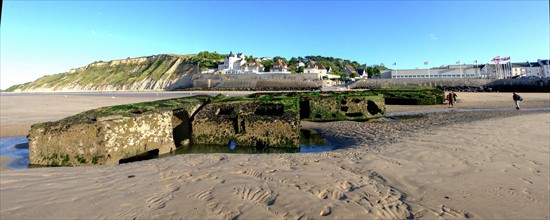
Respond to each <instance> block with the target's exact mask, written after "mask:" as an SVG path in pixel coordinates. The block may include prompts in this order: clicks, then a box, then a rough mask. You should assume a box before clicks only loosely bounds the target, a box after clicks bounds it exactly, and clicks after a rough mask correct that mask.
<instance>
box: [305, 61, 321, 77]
mask: <svg viewBox="0 0 550 220" xmlns="http://www.w3.org/2000/svg"><path fill="white" fill-rule="evenodd" d="M304 73H316V74H321V75H323V74H327V69H325V67H324V66H323V64H321V63H318V62H315V61H309V62H308V64H307V66H306V68H304Z"/></svg>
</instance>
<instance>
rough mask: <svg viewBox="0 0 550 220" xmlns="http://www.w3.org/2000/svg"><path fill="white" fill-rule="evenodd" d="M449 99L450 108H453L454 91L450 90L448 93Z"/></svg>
mask: <svg viewBox="0 0 550 220" xmlns="http://www.w3.org/2000/svg"><path fill="white" fill-rule="evenodd" d="M446 99H447V101H448V102H449V108H452V107H453V102H454V101H453V92H449V94H448V95H447V98H446Z"/></svg>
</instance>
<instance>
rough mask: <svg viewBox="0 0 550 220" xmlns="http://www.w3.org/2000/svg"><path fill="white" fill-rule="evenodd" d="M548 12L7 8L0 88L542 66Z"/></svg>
mask: <svg viewBox="0 0 550 220" xmlns="http://www.w3.org/2000/svg"><path fill="white" fill-rule="evenodd" d="M547 9H548V2H547V1H482V2H467V1H453V2H436V1H434V2H432V1H411V2H402V1H389V2H375V1H344V2H331V1H319V2H316V1H298V2H287V1H268V2H257V1H244V2H235V1H229V2H212V1H206V2H195V1H169V2H164V1H161V2H154V3H153V2H142V1H135V2H134V1H122V2H107V1H98V2H80V1H61V2H60V1H44V2H27V1H4V2H3V7H2V15H3V16H2V20H1V21H2V25H1V26H0V28H1V30H2V31H1V44H2V47H1V73H2V74H1V80H0V88H1V89H6V88H8V87H9V86H12V85H15V84H20V83H25V82H29V81H33V80H35V79H37V78H39V77H41V76H44V75H51V74H55V73H61V72H67V71H68V70H69V69H71V68H76V67H80V66H84V65H86V64H89V63H91V62H94V61H98V60H103V61H108V60H116V59H124V58H126V57H142V56H150V55H155V54H194V53H198V52H200V51H211V52H214V51H216V52H218V53H222V54H226V53H229V52H230V51H233V52H244V53H246V54H247V55H252V56H254V57H273V56H282V57H285V58H290V57H299V56H302V57H303V56H309V55H313V56H315V55H320V56H327V57H337V58H342V59H347V60H351V61H357V62H359V63H366V64H367V65H369V66H371V65H380V64H384V65H385V66H386V67H388V68H392V69H393V68H397V69H415V68H429V67H436V66H441V65H448V64H455V63H456V62H460V63H465V64H471V63H473V62H474V61H477V62H478V63H480V64H485V63H491V59H493V58H494V57H496V56H501V57H510V61H511V62H525V61H536V60H537V59H548V57H549V56H550V51H549V49H548V48H549V47H550V45H549V43H548V39H549V22H548V19H547V18H548V17H549V14H548V10H547ZM503 15H506V16H503ZM393 64H396V65H393Z"/></svg>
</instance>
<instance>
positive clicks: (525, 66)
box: [512, 60, 550, 78]
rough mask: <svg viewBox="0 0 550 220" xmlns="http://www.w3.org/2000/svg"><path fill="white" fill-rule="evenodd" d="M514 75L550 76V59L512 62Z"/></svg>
mask: <svg viewBox="0 0 550 220" xmlns="http://www.w3.org/2000/svg"><path fill="white" fill-rule="evenodd" d="M512 76H538V77H543V78H544V77H550V60H537V62H529V61H526V62H525V63H512Z"/></svg>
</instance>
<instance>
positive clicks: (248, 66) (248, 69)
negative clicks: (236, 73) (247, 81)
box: [240, 59, 264, 74]
mask: <svg viewBox="0 0 550 220" xmlns="http://www.w3.org/2000/svg"><path fill="white" fill-rule="evenodd" d="M263 71H264V66H263V65H262V64H261V63H260V60H258V59H256V60H254V61H249V62H246V63H245V64H243V65H242V66H241V68H240V72H241V73H256V74H258V73H260V72H263Z"/></svg>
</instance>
